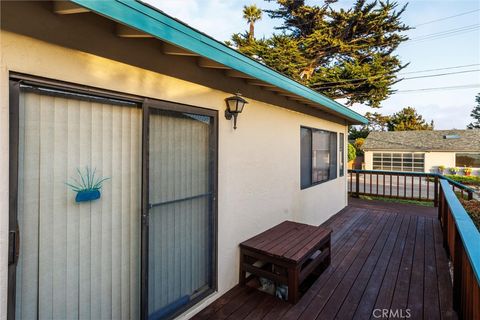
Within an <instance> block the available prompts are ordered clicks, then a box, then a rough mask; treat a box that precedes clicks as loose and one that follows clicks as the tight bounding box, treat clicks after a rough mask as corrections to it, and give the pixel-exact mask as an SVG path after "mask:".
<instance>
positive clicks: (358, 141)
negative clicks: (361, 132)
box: [353, 138, 365, 155]
mask: <svg viewBox="0 0 480 320" xmlns="http://www.w3.org/2000/svg"><path fill="white" fill-rule="evenodd" d="M364 143H365V139H364V138H357V139H355V141H354V142H353V146H354V147H355V149H356V151H357V154H358V155H363V149H362V148H363V144H364Z"/></svg>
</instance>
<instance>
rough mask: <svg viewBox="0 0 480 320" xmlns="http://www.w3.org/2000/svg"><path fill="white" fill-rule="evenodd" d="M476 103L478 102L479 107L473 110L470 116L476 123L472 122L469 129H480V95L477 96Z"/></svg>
mask: <svg viewBox="0 0 480 320" xmlns="http://www.w3.org/2000/svg"><path fill="white" fill-rule="evenodd" d="M475 101H476V102H477V105H476V106H475V107H474V108H473V110H472V112H471V113H470V116H471V117H472V118H473V119H474V120H475V121H473V122H471V123H470V124H469V125H468V126H467V129H480V93H479V94H477V96H476V97H475Z"/></svg>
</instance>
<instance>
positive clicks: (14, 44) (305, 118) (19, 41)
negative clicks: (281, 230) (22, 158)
mask: <svg viewBox="0 0 480 320" xmlns="http://www.w3.org/2000/svg"><path fill="white" fill-rule="evenodd" d="M1 54H2V57H1V63H2V65H1V70H2V73H1V96H2V98H1V99H2V104H1V108H0V132H1V134H0V157H1V161H0V166H1V167H0V254H1V255H2V256H3V257H5V256H6V255H7V240H8V237H7V234H8V159H9V156H8V124H9V122H8V85H7V84H8V73H7V70H8V71H15V72H21V73H25V74H29V75H36V76H42V77H46V78H51V79H56V80H61V81H68V82H72V83H76V84H82V85H88V86H93V87H98V88H103V89H108V90H114V91H118V92H123V93H129V94H135V95H139V96H143V97H149V98H153V99H162V100H168V101H173V102H178V103H184V104H189V105H194V106H198V107H203V108H209V109H214V110H218V111H219V134H218V139H219V141H218V143H219V161H218V164H219V165H218V289H219V290H218V293H216V294H214V295H212V296H211V297H209V298H207V299H206V300H205V301H203V302H202V303H200V304H198V305H197V306H196V307H194V308H193V309H191V310H190V311H189V312H187V313H186V314H184V315H183V316H182V317H183V318H188V317H189V316H191V315H192V314H193V313H195V312H197V311H198V310H199V309H201V308H202V307H204V306H205V305H207V304H208V303H210V302H211V301H213V300H214V299H216V298H218V296H219V294H222V293H224V292H225V291H227V290H228V289H230V288H231V287H233V286H234V285H235V284H236V283H237V282H238V279H237V277H238V263H239V261H238V259H239V257H238V244H239V243H240V242H241V241H243V240H245V239H247V238H249V237H251V236H253V235H255V234H257V233H259V232H261V231H263V230H265V229H267V228H270V227H272V226H273V225H275V224H277V223H279V222H281V221H283V220H287V219H290V220H295V221H299V222H305V223H310V224H316V225H317V224H320V223H322V222H323V221H325V220H326V219H328V218H329V217H330V216H332V215H333V214H335V213H336V212H338V211H339V210H341V209H342V208H343V207H345V206H346V203H347V192H346V176H344V177H340V178H337V179H335V180H332V181H329V182H326V183H323V184H320V185H316V186H314V187H311V188H308V189H304V190H301V189H300V126H301V125H303V126H309V127H314V128H319V129H325V130H330V131H335V132H343V133H345V136H347V134H346V133H347V132H346V131H347V128H346V126H345V125H342V124H340V123H338V122H337V123H335V122H330V121H326V120H323V119H320V118H317V117H313V116H309V115H305V114H302V113H298V112H295V111H290V110H287V109H284V108H279V107H275V106H273V105H270V104H267V103H264V102H260V101H256V100H255V99H254V98H255V97H253V96H246V97H245V98H246V99H247V100H248V101H249V104H248V105H247V106H246V108H245V110H244V112H243V113H242V114H241V115H240V116H239V118H238V129H237V130H233V128H232V122H231V121H227V120H226V119H225V118H224V117H223V111H224V99H225V98H226V97H228V96H230V95H231V92H224V91H220V90H214V89H212V88H209V87H206V86H202V85H199V84H195V83H191V82H188V81H185V80H180V79H178V78H174V77H171V76H167V75H163V74H159V73H156V72H151V71H148V70H145V69H141V68H138V67H134V66H131V65H128V64H124V63H120V62H117V61H114V60H110V59H106V58H102V57H99V56H96V55H92V54H89V53H85V52H81V51H77V50H73V49H67V48H64V47H61V46H57V45H53V44H49V43H47V42H43V41H40V40H36V39H33V38H29V37H26V36H22V35H18V34H15V33H11V32H7V31H2V33H1ZM204 72H205V73H208V72H210V71H209V70H205V71H204ZM0 261H1V262H0V263H1V265H0V309H1V312H0V319H5V318H6V300H7V297H6V293H7V290H6V289H7V262H6V259H1V260H0Z"/></svg>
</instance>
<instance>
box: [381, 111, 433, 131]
mask: <svg viewBox="0 0 480 320" xmlns="http://www.w3.org/2000/svg"><path fill="white" fill-rule="evenodd" d="M387 127H388V131H415V130H433V122H431V123H430V124H428V123H427V122H426V121H425V119H423V117H422V116H421V115H419V114H418V113H417V111H416V110H415V109H414V108H412V107H406V108H403V109H402V110H400V111H399V112H397V113H394V114H393V115H392V116H390V117H389V120H388V123H387Z"/></svg>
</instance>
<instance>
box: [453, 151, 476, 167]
mask: <svg viewBox="0 0 480 320" xmlns="http://www.w3.org/2000/svg"><path fill="white" fill-rule="evenodd" d="M455 165H456V166H457V167H464V166H466V167H474V168H480V153H457V154H455Z"/></svg>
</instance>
